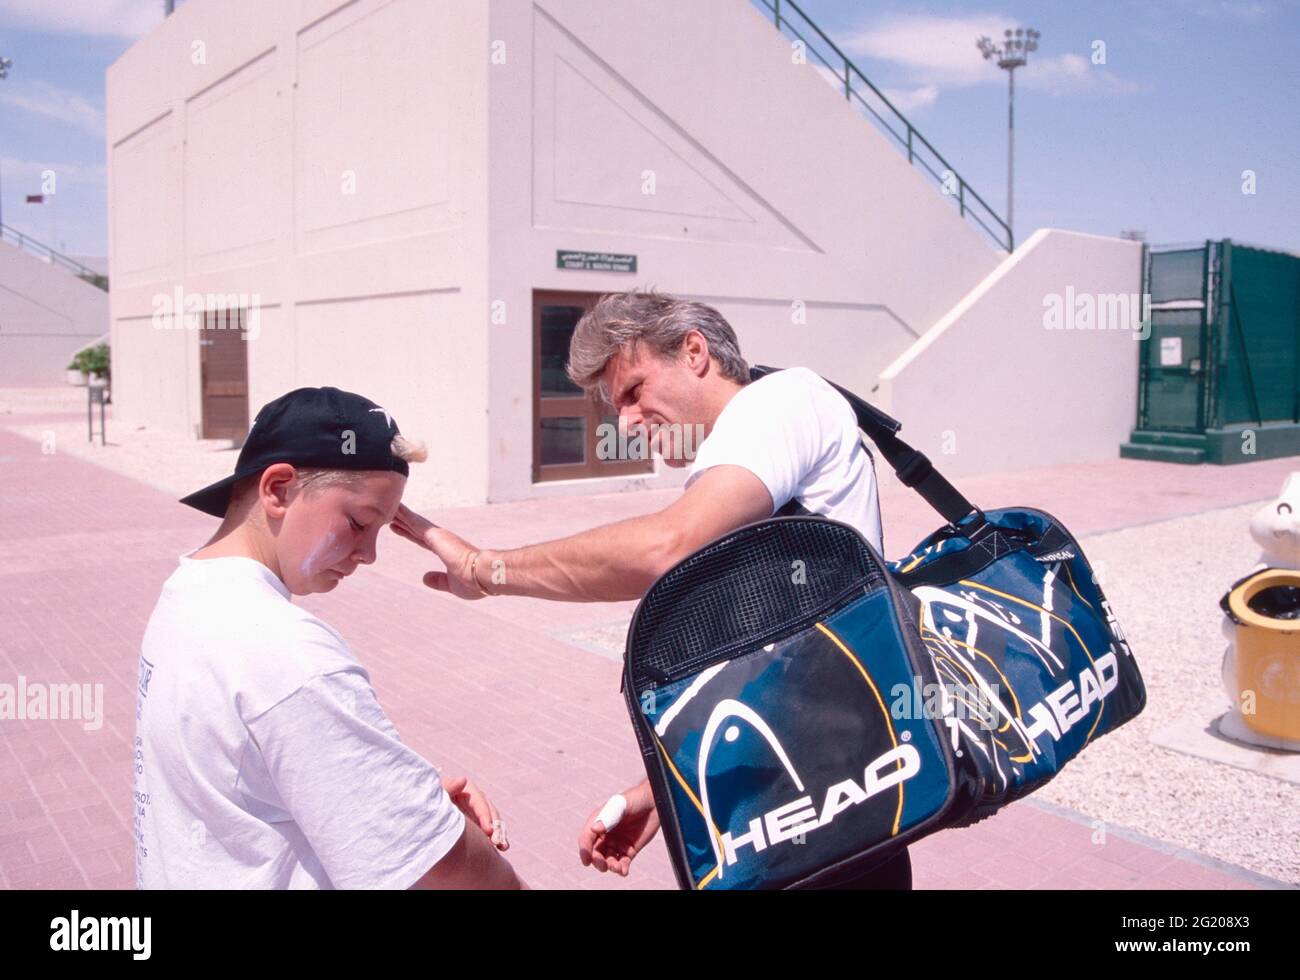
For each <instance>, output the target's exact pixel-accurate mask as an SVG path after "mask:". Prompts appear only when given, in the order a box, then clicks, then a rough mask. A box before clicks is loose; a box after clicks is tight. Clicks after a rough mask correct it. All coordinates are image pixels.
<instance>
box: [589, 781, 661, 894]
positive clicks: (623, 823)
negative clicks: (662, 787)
mask: <svg viewBox="0 0 1300 980" xmlns="http://www.w3.org/2000/svg"><path fill="white" fill-rule="evenodd" d="M622 795H623V797H624V799H625V800H626V801H627V802H626V806H625V807H624V808H623V814H622V816H621V817H619V818H618V819H615V818H614V817H612V816H608V814H607V818H608V820H609V822H610V824H611V826H609V827H606V826H605V821H604V820H603V819H601V815H602V811H605V810H606V807H608V805H609V804H606V805H605V806H602V807H600V808H598V809H596V810H593V811H592V814H591V816H589V817H588V818H587V822H586V823H585V824H583V826H582V833H581V834H579V835H578V859H579V860H580V861H582V865H583V867H594V868H595V869H596V870H597V871H613V872H614V873H615V874H620V875H622V876H623V877H624V878H626V877H627V873H628V870H629V869H630V868H631V866H632V859H633V858H634V857H636V856H637V855H638V854H640V853H641V851H642V850H643V849H644V848H645V846H646V845H647V844H649V843H650V841H651V840H653V839H654V835H655V834H656V833H658V832H659V814H658V812H657V811H656V810H655V800H654V794H653V793H652V792H651V790H650V783H649V782H642V783H639V784H638V785H636V786H633V787H632V788H631V789H628V790H624V791H623V794H622ZM616 809H617V808H615V810H616Z"/></svg>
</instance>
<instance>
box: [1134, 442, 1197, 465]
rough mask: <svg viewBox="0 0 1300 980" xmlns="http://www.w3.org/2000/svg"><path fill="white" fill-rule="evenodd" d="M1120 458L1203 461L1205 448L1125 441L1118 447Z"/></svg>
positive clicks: (1158, 461)
mask: <svg viewBox="0 0 1300 980" xmlns="http://www.w3.org/2000/svg"><path fill="white" fill-rule="evenodd" d="M1119 455H1120V458H1121V459H1146V460H1150V461H1151V462H1154V463H1204V462H1205V449H1204V448H1198V447H1192V446H1165V445H1157V444H1152V443H1137V442H1126V443H1123V444H1122V445H1121V446H1120V447H1119Z"/></svg>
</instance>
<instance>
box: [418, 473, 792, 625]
mask: <svg viewBox="0 0 1300 980" xmlns="http://www.w3.org/2000/svg"><path fill="white" fill-rule="evenodd" d="M771 514H772V495H771V494H770V493H769V492H768V490H767V487H766V486H764V485H763V481H762V480H760V479H759V478H758V477H757V476H755V475H754V474H753V473H752V472H750V471H749V470H747V469H745V468H744V467H743V466H735V465H725V466H714V467H710V468H709V469H707V470H705V471H704V473H702V474H701V475H700V477H699V478H698V479H697V480H696V481H695V482H694V483H692V484H691V486H690V489H688V490H687V491H686V492H685V493H684V494H682V496H681V497H680V498H678V499H677V500H676V501H675V502H674V503H672V504H671V505H670V506H668V507H666V508H664V509H663V510H661V511H658V512H657V513H654V514H647V515H645V516H643V517H632V518H629V519H627V520H624V521H618V522H616V523H614V524H605V525H603V526H601V527H596V528H592V529H591V530H589V531H583V532H581V533H579V534H575V535H572V536H571V537H567V538H560V539H558V540H555V541H547V542H544V543H542V544H535V545H529V546H527V547H524V548H515V549H513V550H509V551H495V550H489V549H484V550H481V551H479V550H477V549H475V548H473V547H471V546H470V545H469V544H468V543H467V542H466V541H464V540H462V539H461V538H459V537H457V536H456V535H455V534H452V533H451V532H450V531H448V530H446V529H445V528H441V527H437V526H436V525H434V524H431V523H430V522H429V521H427V520H425V519H424V518H422V517H420V516H419V515H418V514H415V513H414V512H412V511H410V510H408V509H407V508H406V507H402V508H401V509H400V510H399V511H398V514H397V518H396V519H395V520H394V521H393V530H394V531H396V532H397V533H398V534H400V535H402V536H403V537H405V538H409V539H410V540H412V541H415V542H416V543H417V544H421V545H423V546H424V547H426V548H428V549H429V550H430V551H432V552H433V553H434V554H435V555H437V556H438V557H439V558H440V559H442V562H443V564H445V565H446V566H447V571H446V572H430V573H428V574H427V575H425V576H424V583H425V584H426V585H428V586H429V587H430V588H434V589H438V590H439V591H442V592H451V593H453V594H455V595H458V596H460V597H461V598H464V599H477V598H480V597H481V596H482V595H483V592H482V591H481V589H480V587H482V589H486V590H487V591H488V592H490V593H492V594H494V595H528V596H536V597H538V598H542V599H560V600H568V601H570V602H617V601H620V600H624V599H639V598H641V596H643V595H645V593H646V590H647V589H649V588H650V586H651V585H652V584H653V583H654V581H655V579H657V578H659V576H660V575H662V574H663V573H664V572H666V571H667V570H668V569H669V568H671V567H672V566H673V565H675V564H676V563H677V562H678V561H680V560H681V559H683V558H685V557H686V556H687V555H689V554H691V553H692V552H693V551H696V550H698V549H699V548H701V547H702V546H704V545H706V544H708V543H709V542H710V541H712V540H713V539H714V538H717V537H719V536H721V535H723V534H725V533H727V532H728V531H733V530H735V529H736V528H738V527H741V526H743V525H745V524H749V523H751V522H753V521H757V520H762V519H763V518H766V517H770V516H771ZM475 554H477V556H478V557H477V560H475ZM471 574H472V577H471Z"/></svg>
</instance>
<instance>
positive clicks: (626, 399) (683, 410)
mask: <svg viewBox="0 0 1300 980" xmlns="http://www.w3.org/2000/svg"><path fill="white" fill-rule="evenodd" d="M686 346H687V345H683V348H684V349H683V351H682V352H681V353H680V355H679V356H675V357H674V356H661V355H659V354H657V353H656V352H654V351H652V350H650V349H649V348H647V347H645V346H644V345H642V344H638V345H637V346H636V347H634V348H632V349H631V350H629V351H624V352H622V353H618V354H615V355H614V356H613V357H612V358H610V361H609V363H608V364H607V365H605V373H604V374H603V375H602V376H601V377H602V380H603V381H604V383H605V389H606V390H607V391H608V392H609V399H610V404H611V405H613V406H614V409H615V411H617V412H618V417H619V425H620V427H622V428H625V429H626V430H627V433H628V436H629V438H631V437H632V436H633V435H634V434H635V432H636V430H637V429H638V428H642V427H643V428H646V429H648V430H649V431H648V432H647V435H648V436H649V437H650V448H651V449H652V450H654V451H655V452H656V453H658V454H659V455H660V456H661V457H663V460H664V462H665V463H667V464H668V465H669V466H686V465H687V464H689V463H690V461H691V460H690V459H688V458H685V456H684V455H683V452H682V447H683V446H686V445H692V446H693V445H694V444H695V443H693V442H690V443H688V442H687V438H688V437H683V436H681V435H676V433H681V432H683V431H684V430H686V429H687V427H690V426H694V425H696V424H700V423H705V422H707V421H708V420H706V419H704V418H701V417H700V416H701V415H702V414H703V412H702V409H701V404H702V401H701V397H700V394H701V393H700V388H701V380H700V377H699V375H698V374H697V373H696V371H695V370H693V369H692V367H691V362H690V354H689V352H688V351H687V350H686V349H685V348H686ZM696 356H697V357H698V356H699V353H698V351H697V352H696ZM703 356H704V357H705V358H706V359H707V357H708V353H707V347H706V348H705V353H704V355H703ZM669 426H672V427H673V428H672V429H669V428H668V427H669Z"/></svg>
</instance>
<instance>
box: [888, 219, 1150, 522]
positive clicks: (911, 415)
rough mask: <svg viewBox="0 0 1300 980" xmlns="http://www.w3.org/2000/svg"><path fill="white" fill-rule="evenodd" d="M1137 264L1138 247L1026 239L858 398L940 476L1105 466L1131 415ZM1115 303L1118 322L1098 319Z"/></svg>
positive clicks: (1110, 241) (1054, 233)
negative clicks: (891, 422)
mask: <svg viewBox="0 0 1300 980" xmlns="http://www.w3.org/2000/svg"><path fill="white" fill-rule="evenodd" d="M1141 256H1142V246H1141V245H1140V244H1139V243H1138V242H1132V241H1125V240H1121V239H1118V238H1104V237H1101V236H1098V235H1085V234H1080V233H1078V232H1068V231H1058V230H1055V229H1042V230H1040V231H1037V232H1035V233H1034V234H1033V235H1032V236H1031V237H1030V238H1029V239H1028V240H1026V241H1025V242H1023V243H1022V244H1021V245H1020V246H1019V247H1018V248H1017V249H1016V251H1015V253H1014V254H1012V255H1010V256H1008V257H1007V259H1006V260H1005V261H1004V262H1003V263H1002V264H1001V265H1000V266H999V267H998V268H997V269H996V270H994V271H993V272H992V273H991V274H990V275H989V276H988V277H987V278H986V279H985V280H984V281H983V282H981V283H980V284H979V285H978V286H976V287H975V289H973V290H971V292H970V294H969V295H968V296H966V297H964V298H963V299H962V300H961V302H960V303H958V304H957V305H956V306H955V307H954V308H953V309H952V310H950V311H949V312H948V314H947V315H945V316H944V317H943V318H942V319H941V320H939V322H938V323H936V324H935V325H934V327H933V328H932V329H931V330H929V331H928V332H927V333H926V335H925V336H924V337H922V338H921V339H920V340H919V341H917V343H916V344H914V345H913V346H912V348H911V349H910V350H908V351H907V352H906V353H905V354H903V355H902V356H901V357H899V358H898V359H897V360H896V361H895V362H894V363H893V364H891V365H889V367H887V368H886V369H885V370H884V371H883V372H882V373H881V375H880V379H879V387H878V389H877V390H876V392H875V393H874V394H872V395H870V396H868V397H870V398H871V400H872V401H874V402H875V403H876V404H877V405H879V406H880V407H881V408H882V409H883V410H884V411H886V412H889V413H890V414H891V415H893V416H894V417H895V418H897V419H898V420H899V421H900V422H902V424H903V429H902V432H901V433H900V434H901V435H902V436H903V438H904V439H906V440H907V441H908V442H909V443H911V444H912V445H914V446H915V447H916V448H918V449H920V450H922V451H923V452H925V453H926V454H928V455H929V456H930V458H931V459H932V460H933V461H934V463H935V465H936V466H937V467H939V469H940V470H942V471H943V472H944V473H945V474H947V473H955V474H963V473H966V474H969V473H987V472H998V471H1007V470H1017V469H1025V468H1028V467H1036V466H1051V465H1054V464H1057V463H1074V462H1086V461H1089V460H1101V459H1114V458H1115V457H1116V456H1118V454H1119V446H1120V443H1122V442H1125V441H1126V440H1127V439H1128V436H1129V432H1130V431H1131V430H1132V428H1133V425H1134V420H1135V416H1136V405H1137V371H1138V347H1139V346H1140V345H1139V344H1138V342H1137V340H1136V339H1135V338H1136V336H1137V335H1138V331H1134V330H1133V329H1128V328H1129V327H1131V326H1133V325H1136V324H1137V323H1139V322H1140V319H1141V317H1140V314H1137V313H1134V312H1132V311H1134V310H1135V309H1139V308H1140V307H1139V306H1138V305H1137V304H1138V303H1140V298H1139V297H1138V294H1140V292H1141V289H1142V285H1141V278H1142V277H1141ZM1120 295H1124V296H1126V297H1128V298H1129V300H1130V304H1129V306H1128V310H1129V311H1130V314H1131V315H1130V317H1129V318H1128V319H1127V320H1124V318H1122V317H1119V318H1117V317H1115V316H1111V315H1108V314H1107V312H1106V311H1108V310H1115V309H1116V308H1117V305H1116V304H1115V303H1114V302H1113V301H1112V300H1110V299H1109V298H1108V297H1118V296H1120ZM1134 300H1137V302H1136V303H1135V302H1133V301H1134ZM1067 302H1068V303H1070V304H1071V305H1072V306H1073V308H1074V310H1075V313H1074V314H1073V319H1071V315H1070V314H1069V313H1068V312H1065V311H1066V304H1067ZM1089 303H1092V305H1093V308H1094V310H1095V311H1097V312H1096V313H1095V314H1094V317H1093V319H1092V320H1091V321H1087V320H1085V319H1084V317H1085V315H1086V311H1087V309H1088V304H1089ZM1055 312H1060V313H1061V314H1062V315H1061V317H1060V318H1059V319H1054V318H1053V317H1054V315H1055ZM1089 323H1090V324H1091V325H1086V324H1089ZM1013 502H1014V501H1003V502H1001V503H1013ZM996 503H998V502H993V501H990V502H989V505H990V506H994V505H995V504H996Z"/></svg>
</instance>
